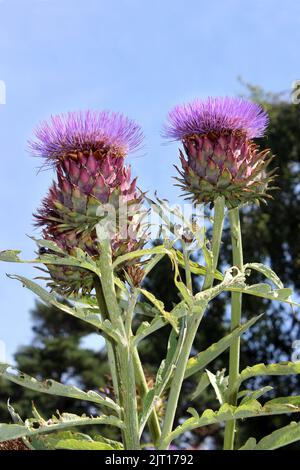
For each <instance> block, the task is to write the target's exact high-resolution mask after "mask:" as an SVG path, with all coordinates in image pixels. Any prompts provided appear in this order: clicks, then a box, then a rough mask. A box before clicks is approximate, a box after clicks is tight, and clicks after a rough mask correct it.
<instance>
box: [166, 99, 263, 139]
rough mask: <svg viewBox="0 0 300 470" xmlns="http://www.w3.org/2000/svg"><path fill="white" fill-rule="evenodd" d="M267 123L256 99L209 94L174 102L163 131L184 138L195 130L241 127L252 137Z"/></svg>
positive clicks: (237, 129)
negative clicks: (217, 96) (216, 96)
mask: <svg viewBox="0 0 300 470" xmlns="http://www.w3.org/2000/svg"><path fill="white" fill-rule="evenodd" d="M267 125H268V116H267V113H266V112H265V111H264V110H263V109H262V107H261V106H260V105H259V104H257V103H253V102H251V101H246V100H243V99H239V98H228V97H225V98H211V97H210V98H207V99H205V100H200V99H196V100H194V101H192V102H191V103H187V104H183V105H178V106H175V107H174V108H173V109H172V110H171V111H170V113H169V115H168V120H167V124H166V125H165V127H164V133H163V134H164V136H165V137H167V138H171V139H174V140H182V139H184V138H185V137H187V136H189V135H192V134H197V135H202V134H208V133H210V132H214V133H222V132H226V131H241V132H242V133H244V134H245V135H246V137H247V138H248V139H252V138H254V137H261V136H262V135H263V134H264V131H265V129H266V127H267Z"/></svg>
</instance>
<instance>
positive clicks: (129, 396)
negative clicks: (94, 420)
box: [99, 238, 140, 450]
mask: <svg viewBox="0 0 300 470" xmlns="http://www.w3.org/2000/svg"><path fill="white" fill-rule="evenodd" d="M99 268H100V271H101V284H102V289H103V294H104V298H105V303H106V305H107V310H108V315H109V319H110V321H111V324H112V327H113V328H114V329H115V330H116V331H118V333H119V336H120V338H121V340H120V341H119V342H118V343H117V344H116V354H117V362H118V365H119V367H118V374H119V380H118V383H119V395H120V402H121V406H122V408H123V416H122V417H123V422H124V430H123V431H124V447H125V449H126V450H139V449H140V442H139V426H138V412H137V399H136V384H135V372H134V364H133V358H132V350H131V345H130V338H127V336H126V331H125V326H124V323H123V320H122V312H121V309H120V306H119V304H118V301H117V296H116V292H115V285H114V275H113V268H112V256H111V246H110V240H109V239H108V238H107V239H104V240H102V241H101V251H100V256H99Z"/></svg>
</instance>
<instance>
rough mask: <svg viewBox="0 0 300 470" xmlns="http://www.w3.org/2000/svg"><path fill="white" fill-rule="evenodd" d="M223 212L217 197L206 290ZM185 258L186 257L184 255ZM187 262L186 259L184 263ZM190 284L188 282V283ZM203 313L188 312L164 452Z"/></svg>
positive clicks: (221, 200)
mask: <svg viewBox="0 0 300 470" xmlns="http://www.w3.org/2000/svg"><path fill="white" fill-rule="evenodd" d="M224 211H225V203H224V198H223V197H219V198H217V199H216V201H215V206H214V226H213V239H212V247H213V265H212V270H211V271H210V272H208V273H207V275H206V279H205V282H204V287H205V288H208V287H211V286H212V284H213V279H214V270H215V269H216V266H217V263H218V258H219V252H220V244H221V237H222V230H223V222H224ZM185 258H186V255H185ZM187 261H188V260H187V259H186V262H187ZM187 274H188V275H187V278H188V279H189V277H190V276H189V271H188V272H187ZM188 284H190V281H188ZM204 311H205V307H204V308H203V309H202V310H201V311H198V310H197V311H193V309H192V310H191V311H190V313H189V316H188V320H187V335H186V338H185V341H184V345H183V348H182V351H181V353H180V355H179V359H178V363H177V366H176V369H175V373H174V376H173V379H172V383H171V387H170V395H169V399H168V404H167V409H166V415H165V420H164V424H163V428H162V434H161V441H160V446H159V449H161V450H164V449H165V448H166V447H168V445H169V435H170V433H171V432H172V429H173V424H174V419H175V415H176V409H177V405H178V400H179V396H180V392H181V388H182V383H183V380H184V376H185V370H186V366H187V362H188V360H189V357H190V353H191V349H192V347H193V343H194V340H195V336H196V334H197V331H198V328H199V325H200V322H201V320H202V318H203V315H204Z"/></svg>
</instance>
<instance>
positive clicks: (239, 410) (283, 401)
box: [163, 396, 300, 445]
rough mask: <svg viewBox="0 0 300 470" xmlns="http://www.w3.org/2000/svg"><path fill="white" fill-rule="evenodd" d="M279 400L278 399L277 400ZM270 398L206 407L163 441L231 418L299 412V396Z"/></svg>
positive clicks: (167, 441)
mask: <svg viewBox="0 0 300 470" xmlns="http://www.w3.org/2000/svg"><path fill="white" fill-rule="evenodd" d="M277 400H279V401H277ZM277 400H276V402H274V400H270V401H268V402H267V403H265V405H263V406H262V405H261V404H260V403H259V402H258V401H257V400H250V401H249V402H247V403H245V404H243V405H239V406H232V405H229V404H228V403H224V405H222V406H221V408H220V409H219V410H218V411H213V410H211V409H207V410H205V411H204V413H203V414H202V415H201V416H195V413H194V416H193V417H192V418H189V419H187V420H186V421H185V422H184V423H183V424H181V425H180V426H178V427H177V428H176V429H175V430H174V431H173V432H172V433H171V434H170V435H169V436H168V437H167V438H166V441H165V442H164V443H163V444H164V445H168V444H169V443H170V442H171V441H173V440H174V439H177V438H178V437H179V436H180V435H182V434H184V433H185V432H188V431H191V430H193V429H196V428H199V427H203V426H208V425H210V424H214V423H222V422H226V421H231V420H237V419H245V418H254V417H257V416H270V415H279V414H288V413H299V412H300V397H299V396H298V397H293V400H291V399H290V397H287V398H280V399H277Z"/></svg>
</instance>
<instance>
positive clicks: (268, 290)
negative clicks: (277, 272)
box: [226, 283, 300, 307]
mask: <svg viewBox="0 0 300 470" xmlns="http://www.w3.org/2000/svg"><path fill="white" fill-rule="evenodd" d="M226 290H228V291H230V292H241V293H242V294H247V295H254V296H256V297H262V298H264V299H268V300H275V301H277V302H283V303H286V304H289V305H294V306H296V307H299V306H300V304H299V303H297V302H295V301H294V300H293V299H292V298H291V295H292V293H293V291H292V289H289V288H287V287H286V288H283V289H272V287H271V286H270V285H269V284H265V283H260V284H253V285H251V286H245V287H229V288H228V289H226Z"/></svg>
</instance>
